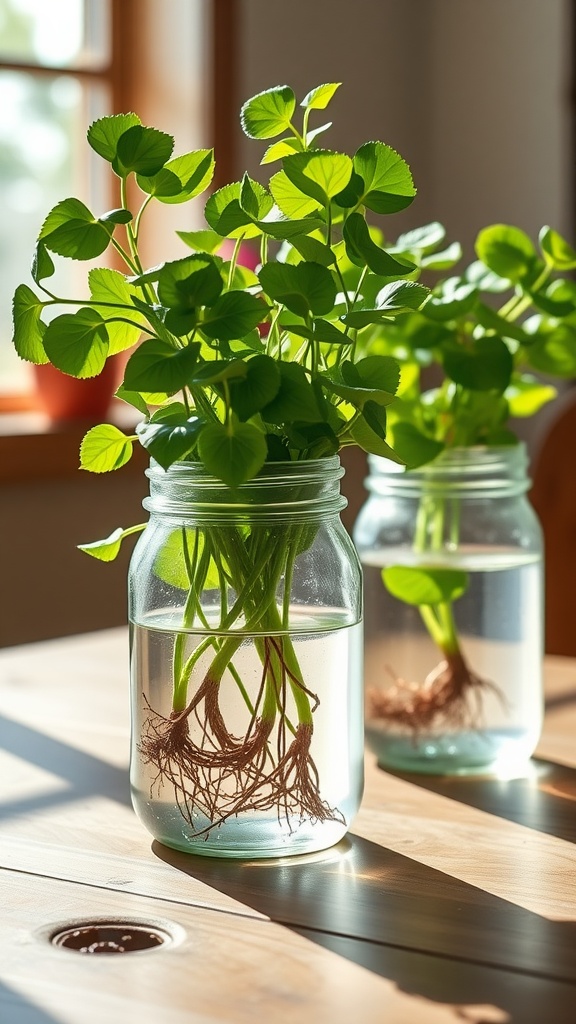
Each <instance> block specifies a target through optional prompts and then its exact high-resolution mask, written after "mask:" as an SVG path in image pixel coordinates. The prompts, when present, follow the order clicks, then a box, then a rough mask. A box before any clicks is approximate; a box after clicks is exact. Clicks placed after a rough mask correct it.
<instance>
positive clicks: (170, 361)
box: [123, 338, 200, 395]
mask: <svg viewBox="0 0 576 1024" xmlns="http://www.w3.org/2000/svg"><path fill="white" fill-rule="evenodd" d="M199 351H200V345H199V344H196V343H194V344H192V345H187V346H186V348H173V347H172V346H171V345H168V344H167V343H166V342H164V341H159V340H158V339H156V338H153V339H151V340H150V341H144V342H143V343H142V345H140V346H139V348H137V349H136V351H135V352H134V354H133V355H131V356H130V359H129V360H128V362H127V364H126V370H125V372H124V381H123V385H124V387H125V388H126V389H127V390H128V391H140V392H142V391H163V392H166V394H168V395H173V394H175V393H176V392H177V391H180V389H181V388H183V387H185V386H186V384H187V383H188V381H189V379H190V377H191V376H192V373H193V371H194V367H195V365H196V361H197V359H198V353H199Z"/></svg>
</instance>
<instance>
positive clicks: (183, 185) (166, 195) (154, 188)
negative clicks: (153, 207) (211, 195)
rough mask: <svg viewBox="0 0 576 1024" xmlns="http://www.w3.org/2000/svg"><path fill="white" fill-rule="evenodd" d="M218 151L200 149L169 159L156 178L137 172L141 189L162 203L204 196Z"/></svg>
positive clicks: (181, 201) (183, 201) (212, 173)
mask: <svg viewBox="0 0 576 1024" xmlns="http://www.w3.org/2000/svg"><path fill="white" fill-rule="evenodd" d="M214 166H215V164H214V151H213V150H212V149H197V150H194V151H193V152H191V153H184V154H183V155H182V156H177V157H174V159H173V160H169V161H168V163H167V164H166V165H165V167H163V168H162V170H160V171H159V172H158V173H157V174H155V175H153V176H152V177H146V176H145V175H141V174H139V175H137V181H138V184H139V186H140V188H141V189H142V190H143V191H144V192H147V193H149V194H152V195H155V196H156V198H157V199H159V200H160V202H161V203H168V204H171V203H172V204H173V203H186V202H188V200H189V199H194V197H195V196H198V195H200V194H201V193H202V192H204V190H205V189H206V188H208V185H209V184H210V182H211V181H212V178H213V176H214Z"/></svg>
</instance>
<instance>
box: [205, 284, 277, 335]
mask: <svg viewBox="0 0 576 1024" xmlns="http://www.w3.org/2000/svg"><path fill="white" fill-rule="evenodd" d="M267 311H268V307H267V306H266V305H264V303H263V302H261V300H260V299H258V298H256V296H255V295H250V294H249V293H248V292H242V291H231V292H225V293H224V295H221V296H220V298H219V299H218V300H217V302H215V303H214V305H213V306H212V307H211V308H210V309H208V310H207V311H206V315H205V318H204V320H203V321H202V324H201V328H202V332H203V333H204V334H205V335H206V337H208V338H213V339H218V340H220V341H235V340H239V341H240V340H242V338H244V337H245V336H246V335H247V334H249V333H250V331H252V330H253V329H254V328H255V327H257V326H258V324H259V323H261V321H262V320H264V317H265V316H266V313H267Z"/></svg>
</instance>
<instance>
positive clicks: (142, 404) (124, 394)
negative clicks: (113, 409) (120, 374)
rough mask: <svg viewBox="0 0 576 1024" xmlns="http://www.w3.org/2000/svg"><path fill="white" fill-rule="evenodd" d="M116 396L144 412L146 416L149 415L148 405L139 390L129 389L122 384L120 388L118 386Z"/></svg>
mask: <svg viewBox="0 0 576 1024" xmlns="http://www.w3.org/2000/svg"><path fill="white" fill-rule="evenodd" d="M114 397H115V398H119V399H120V401H121V402H126V404H127V405H131V406H132V407H133V408H134V409H137V410H138V412H141V413H144V416H147V415H148V405H147V403H146V401H145V400H144V398H143V396H142V395H141V394H140V392H139V391H127V390H126V388H125V387H124V385H123V384H121V385H120V387H119V388H116V391H115V392H114ZM151 404H152V405H153V404H155V403H151Z"/></svg>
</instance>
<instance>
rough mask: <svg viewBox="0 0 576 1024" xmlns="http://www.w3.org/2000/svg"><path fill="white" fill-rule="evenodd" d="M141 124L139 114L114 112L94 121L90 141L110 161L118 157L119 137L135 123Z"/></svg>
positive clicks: (95, 149)
mask: <svg viewBox="0 0 576 1024" xmlns="http://www.w3.org/2000/svg"><path fill="white" fill-rule="evenodd" d="M136 124H140V118H139V117H138V115H137V114H113V115H112V116H110V117H101V118H100V119H99V120H98V121H94V123H93V124H91V125H90V127H89V129H88V136H87V137H88V142H89V144H90V146H91V147H92V149H93V150H94V151H95V152H96V153H98V155H99V156H102V157H104V159H105V160H107V161H108V163H112V161H113V160H114V159H115V157H116V148H117V146H118V139H119V138H120V137H121V136H122V135H124V132H126V131H128V129H129V128H132V127H133V126H134V125H136Z"/></svg>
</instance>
